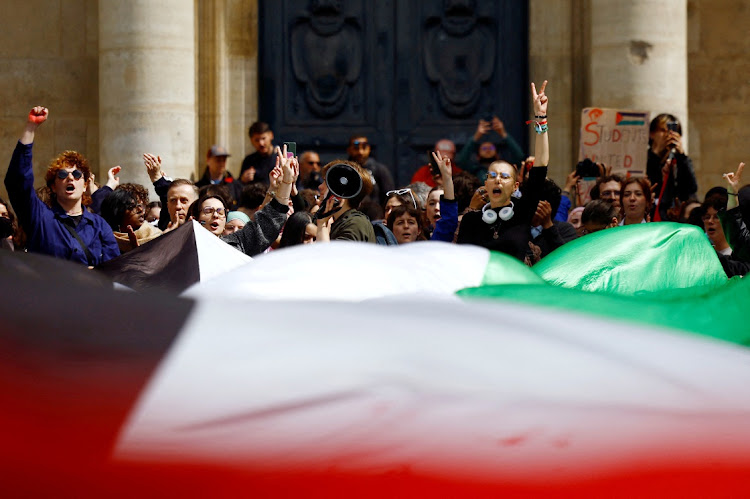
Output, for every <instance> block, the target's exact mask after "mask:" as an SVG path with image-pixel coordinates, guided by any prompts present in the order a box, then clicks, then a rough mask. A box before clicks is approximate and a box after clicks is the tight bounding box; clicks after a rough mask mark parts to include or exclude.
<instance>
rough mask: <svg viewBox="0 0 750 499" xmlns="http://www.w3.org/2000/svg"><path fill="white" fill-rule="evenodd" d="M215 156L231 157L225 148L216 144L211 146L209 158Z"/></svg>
mask: <svg viewBox="0 0 750 499" xmlns="http://www.w3.org/2000/svg"><path fill="white" fill-rule="evenodd" d="M215 156H231V154H229V153H228V152H227V150H226V148H225V147H223V146H217V145H216V144H214V145H212V146H211V149H209V150H208V157H209V158H213V157H215Z"/></svg>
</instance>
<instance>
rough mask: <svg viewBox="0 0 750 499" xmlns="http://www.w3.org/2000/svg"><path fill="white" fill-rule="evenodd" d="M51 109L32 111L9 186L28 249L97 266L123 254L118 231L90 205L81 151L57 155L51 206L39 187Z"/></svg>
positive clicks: (48, 179)
mask: <svg viewBox="0 0 750 499" xmlns="http://www.w3.org/2000/svg"><path fill="white" fill-rule="evenodd" d="M48 116H49V110H48V109H47V108H45V107H42V106H37V107H35V108H33V109H32V110H31V111H30V112H29V116H28V119H27V122H26V126H25V128H24V131H23V134H22V135H21V138H20V140H19V141H18V143H17V145H16V148H15V150H14V151H13V156H12V157H11V160H10V165H9V166H8V172H7V173H6V175H5V188H6V190H7V191H8V196H9V198H10V202H11V204H12V205H13V209H14V210H15V211H16V215H17V216H18V220H19V222H20V224H21V227H22V228H23V230H24V232H25V233H26V235H27V237H28V242H27V249H28V251H29V252H32V253H43V254H47V255H51V256H55V257H58V258H63V259H66V260H70V261H73V262H79V263H84V264H87V265H89V266H92V267H93V266H96V265H99V264H100V263H103V262H106V261H107V260H110V259H112V258H114V257H116V256H118V255H119V254H120V250H119V249H118V247H117V242H116V241H115V237H114V235H113V234H112V229H111V228H110V227H109V225H108V224H107V222H105V221H104V219H103V218H102V217H100V216H99V215H96V214H93V213H89V212H88V211H87V210H86V209H85V208H84V206H85V205H87V204H88V203H90V201H91V198H90V196H89V195H88V194H87V193H86V187H87V184H88V182H89V181H90V176H91V170H90V169H89V166H88V161H87V160H86V158H84V157H83V155H82V154H80V153H78V152H76V151H65V152H63V153H61V154H60V155H59V156H57V157H56V158H55V159H54V160H53V161H52V163H51V164H50V166H49V168H48V169H47V173H46V174H45V177H44V179H45V183H46V190H47V191H48V195H49V197H50V206H47V205H46V204H45V203H43V202H42V201H41V200H40V199H39V198H38V197H37V194H36V191H35V190H34V170H33V168H32V154H31V150H32V147H33V144H34V136H35V134H36V130H37V128H39V126H41V125H42V124H43V123H44V122H45V121H47V118H48Z"/></svg>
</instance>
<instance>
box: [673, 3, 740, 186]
mask: <svg viewBox="0 0 750 499" xmlns="http://www.w3.org/2000/svg"><path fill="white" fill-rule="evenodd" d="M748 24H750V4H748V3H747V2H745V1H743V0H689V1H688V82H689V83H688V96H689V103H690V156H691V157H692V158H693V162H694V163H695V165H696V170H697V176H698V186H699V189H700V190H699V195H701V196H702V195H703V194H704V193H705V192H706V191H707V190H708V189H710V188H711V187H713V186H716V185H725V184H724V181H723V179H722V178H721V174H722V173H725V172H728V171H734V170H735V169H736V168H737V164H738V163H739V162H740V161H745V162H748V163H749V164H750V161H749V160H750V154H749V153H750V149H749V148H748V144H750V127H748V126H746V125H743V123H744V122H745V120H746V119H747V116H748V113H749V112H750V76H748V75H750V71H745V69H749V70H750V60H748V55H749V54H750V37H748V29H747V26H748ZM744 182H745V183H750V170H747V173H746V174H745V180H744Z"/></svg>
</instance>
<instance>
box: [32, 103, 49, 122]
mask: <svg viewBox="0 0 750 499" xmlns="http://www.w3.org/2000/svg"><path fill="white" fill-rule="evenodd" d="M47 116H49V109H47V108H46V107H43V106H36V107H35V108H34V109H32V110H31V111H29V123H34V124H35V125H41V124H42V123H44V122H45V121H47Z"/></svg>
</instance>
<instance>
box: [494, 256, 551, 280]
mask: <svg viewBox="0 0 750 499" xmlns="http://www.w3.org/2000/svg"><path fill="white" fill-rule="evenodd" d="M489 253H490V258H489V260H488V261H487V267H486V268H485V271H484V277H482V286H490V285H494V284H543V283H544V279H542V278H541V277H539V276H538V275H536V274H535V273H534V271H533V270H531V268H529V267H528V266H526V265H524V264H523V263H521V262H520V261H518V260H517V259H515V258H513V257H512V256H510V255H506V254H505V253H500V252H499V251H490V252H489Z"/></svg>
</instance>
